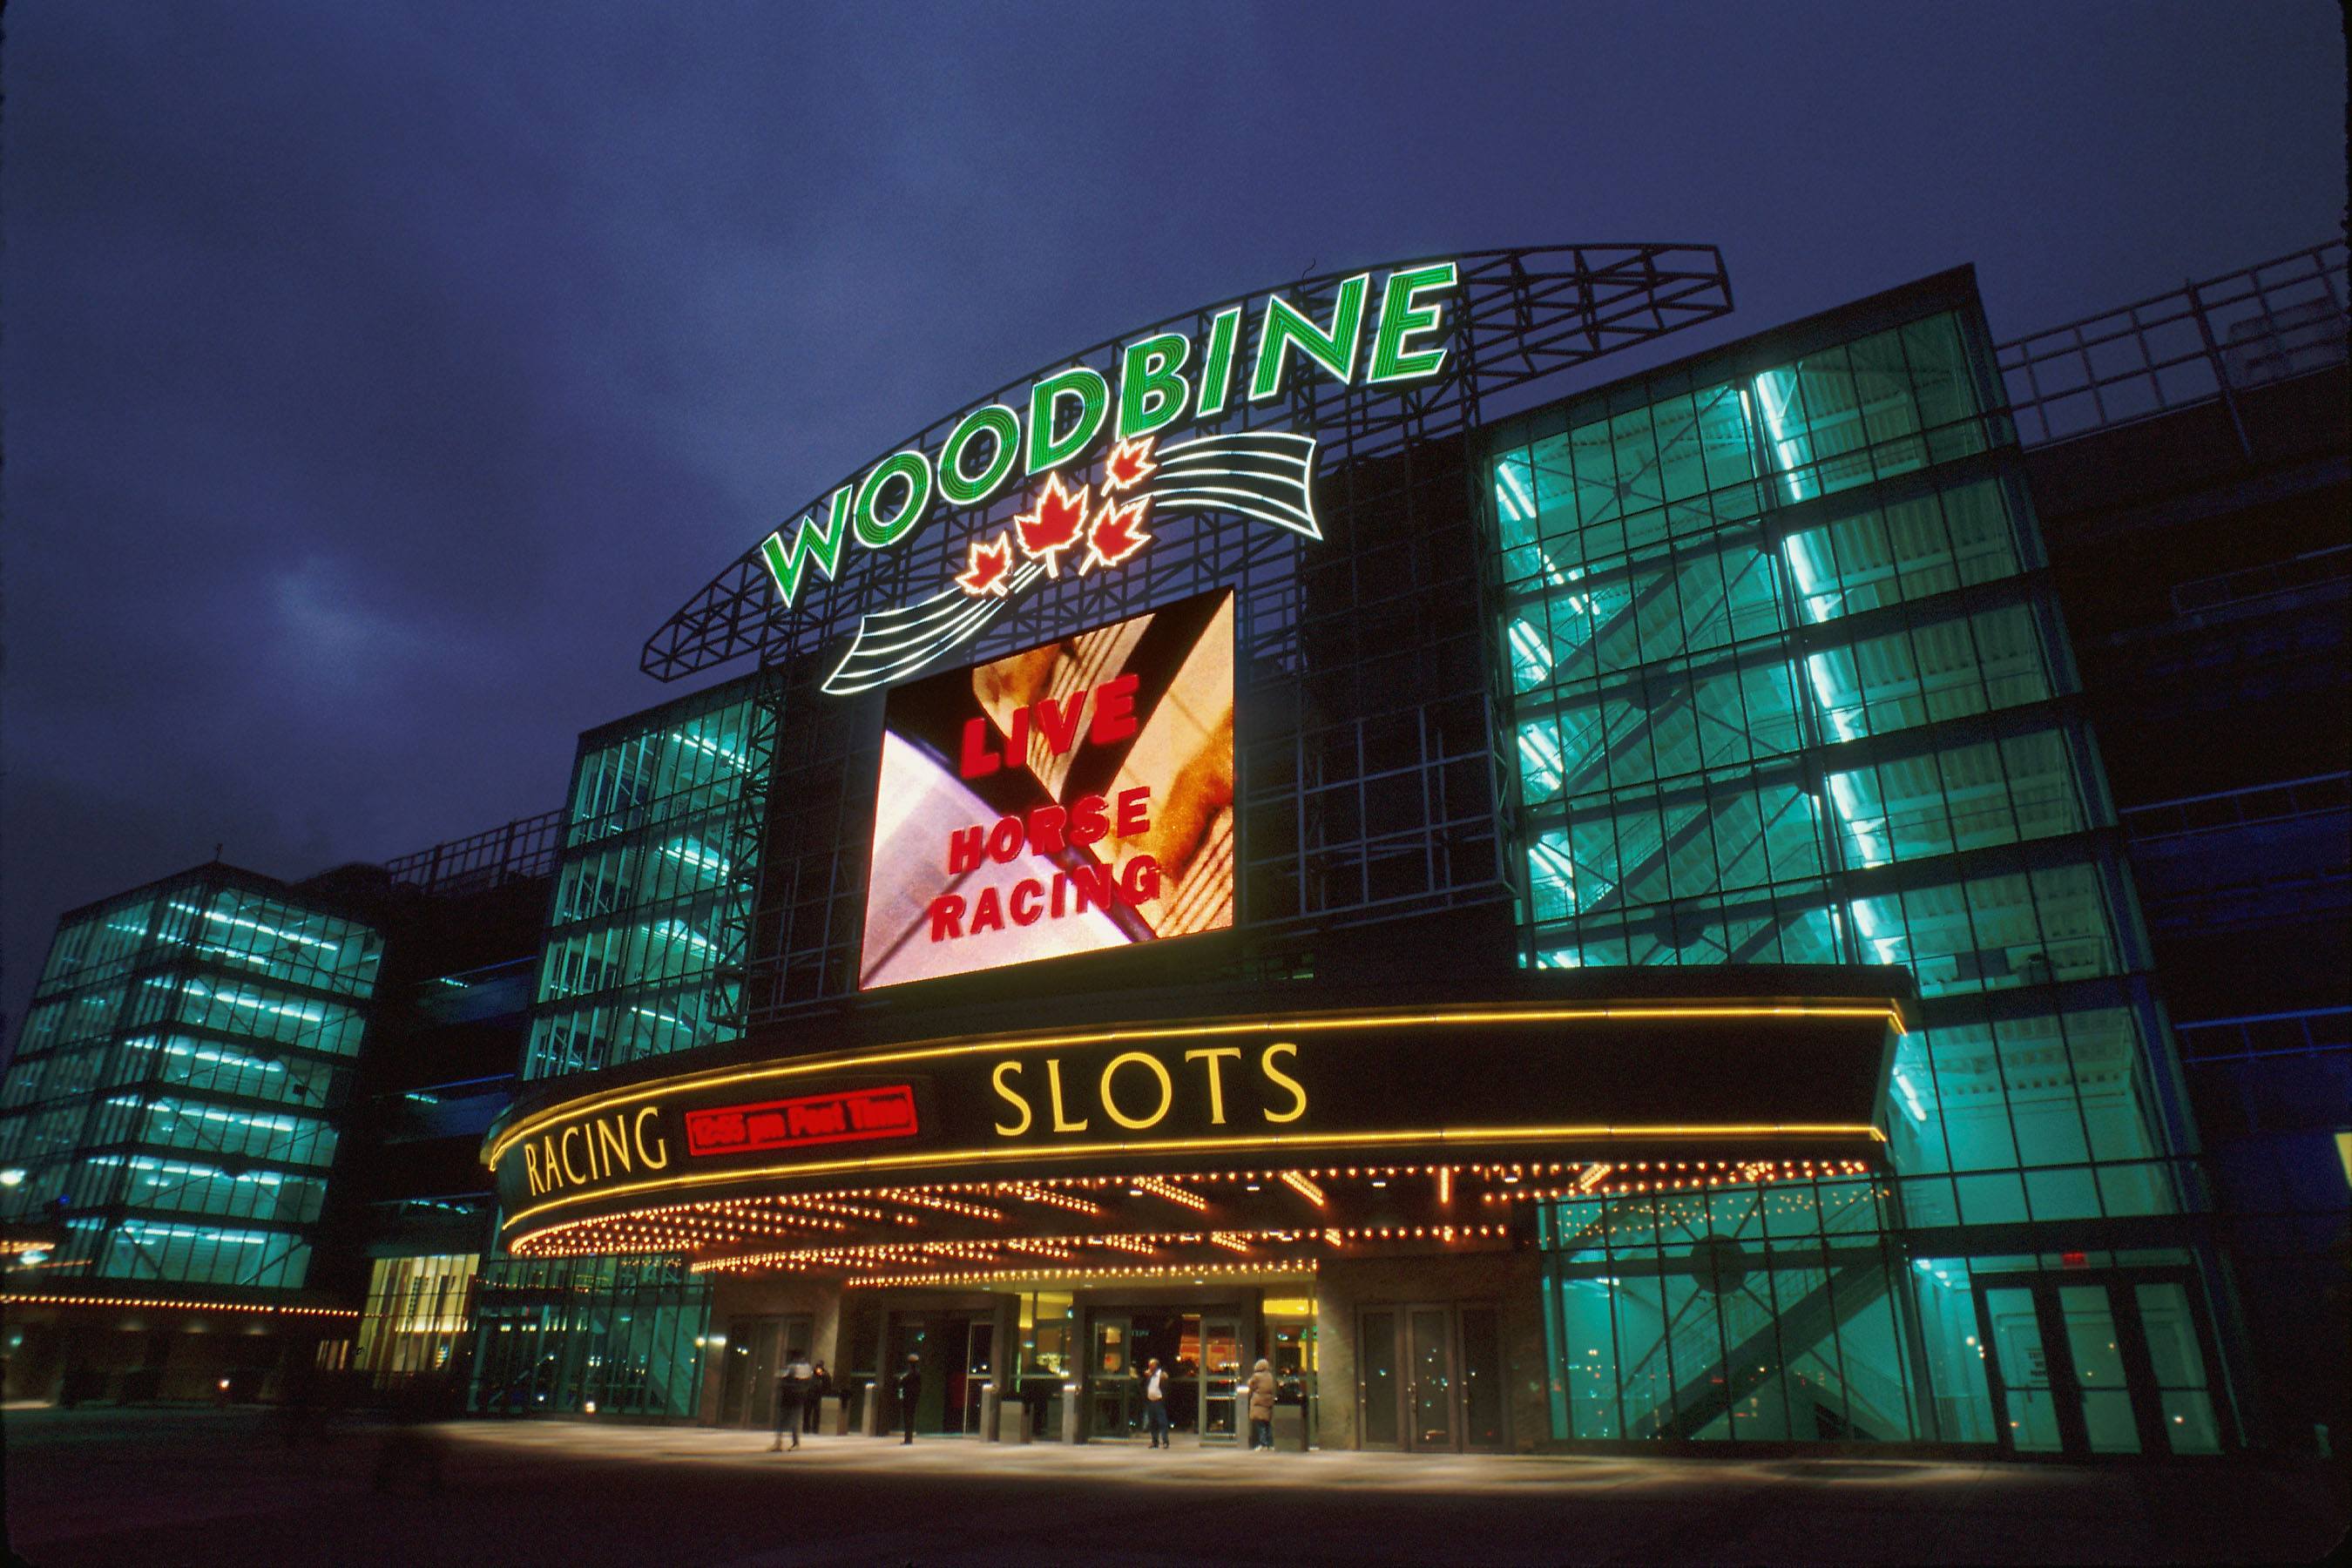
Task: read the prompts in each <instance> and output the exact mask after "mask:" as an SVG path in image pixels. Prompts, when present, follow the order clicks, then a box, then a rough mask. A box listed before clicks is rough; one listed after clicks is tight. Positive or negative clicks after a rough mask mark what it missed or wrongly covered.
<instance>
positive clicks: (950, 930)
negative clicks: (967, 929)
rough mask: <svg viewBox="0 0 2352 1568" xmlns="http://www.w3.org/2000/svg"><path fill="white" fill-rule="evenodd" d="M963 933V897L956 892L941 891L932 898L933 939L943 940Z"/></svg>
mask: <svg viewBox="0 0 2352 1568" xmlns="http://www.w3.org/2000/svg"><path fill="white" fill-rule="evenodd" d="M962 934H963V899H962V897H961V895H959V894H956V893H941V894H940V896H939V897H938V898H936V899H933V900H931V940H932V941H933V942H943V941H945V940H947V939H948V938H949V937H956V936H961V935H962Z"/></svg>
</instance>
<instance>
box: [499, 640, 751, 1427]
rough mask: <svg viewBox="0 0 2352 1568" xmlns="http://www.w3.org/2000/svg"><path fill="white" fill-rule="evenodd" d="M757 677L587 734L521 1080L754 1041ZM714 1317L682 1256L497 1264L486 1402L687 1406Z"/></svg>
mask: <svg viewBox="0 0 2352 1568" xmlns="http://www.w3.org/2000/svg"><path fill="white" fill-rule="evenodd" d="M768 679H770V677H768V676H766V675H764V674H755V675H752V676H748V677H745V678H744V679H740V680H735V681H730V682H729V683H727V684H725V685H723V686H719V687H714V688H713V689H710V690H709V691H704V692H698V693H697V694H695V695H694V696H691V697H688V698H685V699H683V700H679V701H677V702H673V703H669V704H667V705H665V706H663V707H661V708H658V709H655V710H652V711H650V712H647V713H642V714H639V715H637V716H636V717H635V718H633V719H625V720H623V721H620V722H618V723H615V724H610V725H607V726H605V727H604V728H603V729H601V730H597V731H591V732H590V733H589V734H587V735H585V736H583V738H582V741H581V747H580V756H579V760H578V763H576V765H575V766H574V768H573V770H572V797H571V802H570V805H569V806H568V807H567V808H566V810H565V813H564V823H563V835H562V850H561V852H560V854H559V857H558V860H557V865H556V871H555V891H554V900H553V906H552V908H551V910H549V913H548V926H547V938H546V943H545V946H544V948H543V950H542V952H541V959H540V965H539V973H538V979H537V984H536V986H535V994H534V1000H533V1005H532V1008H531V1026H530V1039H529V1042H528V1043H527V1045H526V1046H525V1047H524V1051H523V1062H522V1076H523V1078H524V1079H548V1078H558V1077H562V1076H565V1075H568V1074H572V1073H585V1072H595V1071H598V1070H600V1069H602V1068H610V1067H616V1066H619V1065H620V1064H621V1063H624V1062H629V1061H635V1060H636V1059H637V1058H642V1057H657V1056H668V1055H670V1054H672V1053H674V1052H677V1051H684V1050H691V1049H693V1048H695V1047H698V1046H709V1045H718V1044H720V1043H722V1042H725V1041H728V1040H731V1039H734V1038H736V1037H738V1036H739V1035H740V1033H741V1015H742V987H743V966H744V961H745V959H746V957H747V955H748V954H749V952H750V951H751V910H752V906H753V895H754V891H755V887H756V883H757V880H758V875H759V867H760V861H761V844H762V838H763V829H764V826H765V819H766V815H767V808H768V795H769V789H770V769H771V764H772V760H773V756H774V750H775V721H774V710H773V707H772V701H771V700H763V692H764V690H765V687H764V685H763V683H764V682H766V681H767V680H768ZM709 1312H710V1288H709V1284H708V1282H707V1281H704V1280H702V1279H697V1278H693V1277H690V1276H688V1274H686V1272H685V1271H684V1269H683V1268H682V1267H681V1266H680V1265H679V1264H678V1263H677V1260H675V1259H667V1258H578V1259H571V1260H567V1261H561V1262H557V1261H528V1260H523V1259H516V1258H488V1259H487V1260H485V1262H484V1263H483V1266H482V1271H481V1275H480V1279H479V1284H478V1288H477V1292H476V1311H475V1350H476V1354H475V1360H474V1366H473V1393H472V1399H473V1407H474V1408H475V1409H477V1410H480V1411H484V1412H487V1413H492V1414H501V1415H555V1414H572V1413H587V1412H590V1411H594V1412H599V1413H606V1412H610V1413H618V1414H624V1415H651V1416H672V1417H688V1416H691V1415H694V1413H695V1389H696V1388H697V1386H698V1375H699V1371H700V1366H701V1352H702V1341H703V1335H704V1331H705V1329H706V1327H707V1326H708V1323H709Z"/></svg>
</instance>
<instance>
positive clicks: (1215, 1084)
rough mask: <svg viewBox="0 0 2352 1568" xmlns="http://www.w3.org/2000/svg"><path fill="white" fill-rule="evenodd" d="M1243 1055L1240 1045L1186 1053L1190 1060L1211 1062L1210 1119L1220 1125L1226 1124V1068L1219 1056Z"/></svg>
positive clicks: (1236, 1059) (1237, 1058)
mask: <svg viewBox="0 0 2352 1568" xmlns="http://www.w3.org/2000/svg"><path fill="white" fill-rule="evenodd" d="M1241 1056H1242V1048H1241V1047H1239V1046H1213V1047H1202V1049H1200V1050H1197V1051H1186V1052H1185V1053H1184V1059H1185V1060H1186V1061H1188V1062H1206V1063H1208V1064H1209V1120H1210V1121H1212V1122H1214V1123H1215V1124H1216V1125H1217V1126H1219V1127H1223V1125H1224V1124H1225V1077H1224V1072H1225V1069H1224V1064H1223V1062H1222V1061H1220V1060H1219V1059H1218V1058H1221V1057H1231V1058H1234V1060H1235V1061H1239V1060H1241Z"/></svg>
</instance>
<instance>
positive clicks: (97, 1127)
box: [0, 864, 383, 1398]
mask: <svg viewBox="0 0 2352 1568" xmlns="http://www.w3.org/2000/svg"><path fill="white" fill-rule="evenodd" d="M382 963H383V933H382V932H381V931H379V930H377V929H376V928H375V927H374V926H373V925H370V924H368V923H366V922H364V921H360V920H356V919H352V918H350V917H349V916H348V915H347V914H345V913H343V912H341V909H340V907H339V906H338V905H337V904H336V903H334V902H332V901H322V900H315V899H311V898H307V897H305V896H303V895H302V894H300V893H299V892H296V891H293V890H291V889H288V888H286V887H285V886H284V885H283V884H281V883H278V882H274V881H272V880H270V879H267V878H262V877H257V876H253V875H250V874H248V873H244V872H240V871H236V870H235V869H233V868H229V867H226V866H221V865H217V864H215V865H212V866H206V867H202V868H197V869H195V870H194V871H191V872H188V873H186V874H184V875H183V876H179V877H174V878H171V879H166V880H164V881H162V882H158V883H154V884H152V885H151V886H149V887H146V888H142V889H137V890H135V891H133V892H130V893H126V894H122V895H121V896H119V897H116V898H113V899H110V900H105V901H104V902H102V903H100V904H96V905H93V906H91V907H90V908H88V909H85V910H77V911H75V912H74V913H72V914H69V915H68V916H66V917H65V919H64V920H63V921H60V922H59V925H58V935H57V940H56V942H54V944H53V945H52V946H51V948H50V950H49V958H48V963H47V966H46V967H45V968H44V969H43V971H42V974H41V979H40V983H39V985H38V987H37V990H36V991H35V993H34V1000H33V1005H32V1007H31V1009H30V1010H29V1011H28V1012H27V1014H26V1020H25V1027H24V1030H23V1032H22V1034H21V1035H20V1037H19V1038H18V1041H17V1049H16V1058H15V1059H14V1060H13V1061H12V1062H11V1064H10V1068H9V1071H8V1077H7V1082H6V1088H5V1093H0V1105H5V1110H0V1165H5V1167H6V1168H7V1170H8V1173H9V1174H10V1176H11V1178H12V1179H13V1184H11V1185H9V1186H7V1187H6V1188H5V1190H0V1215H5V1217H6V1219H7V1221H8V1222H9V1225H10V1234H11V1237H12V1243H13V1245H14V1246H15V1247H16V1258H15V1260H14V1261H16V1263H17V1264H18V1265H19V1267H18V1268H13V1269H12V1270H11V1274H10V1278H11V1282H12V1283H14V1282H15V1281H16V1280H17V1279H37V1280H38V1281H39V1282H40V1285H41V1288H42V1289H44V1290H48V1291H57V1292H60V1293H64V1294H68V1295H70V1294H74V1293H75V1292H76V1289H79V1291H81V1292H83V1293H86V1294H88V1295H89V1296H91V1297H93V1298H100V1299H103V1298H110V1297H121V1298H123V1299H126V1300H140V1301H143V1302H147V1303H152V1305H151V1306H148V1307H146V1308H145V1309H143V1310H139V1311H138V1312H137V1313H136V1314H135V1315H134V1316H132V1317H118V1318H114V1319H110V1320H108V1321H103V1322H86V1321H82V1319H83V1318H84V1316H85V1314H80V1313H76V1312H73V1311H70V1310H67V1309H62V1308H45V1307H36V1306H34V1305H33V1304H31V1303H29V1302H27V1303H20V1304H19V1305H18V1306H17V1308H16V1310H13V1311H12V1312H11V1314H10V1319H11V1328H10V1330H9V1334H10V1338H11V1340H12V1344H11V1347H10V1350H11V1354H10V1359H9V1374H10V1387H11V1392H12V1394H14V1393H16V1391H17V1390H18V1387H19V1384H20V1381H21V1382H22V1384H24V1386H25V1387H26V1388H27V1389H31V1388H36V1387H54V1388H55V1389H56V1390H57V1391H58V1393H59V1394H63V1395H64V1396H66V1397H68V1398H78V1397H84V1396H88V1395H90V1394H98V1393H100V1392H103V1391H104V1384H103V1381H102V1380H103V1377H104V1375H105V1374H104V1373H103V1372H102V1370H101V1369H103V1368H105V1367H108V1366H110V1365H111V1364H114V1363H122V1362H127V1363H129V1364H128V1365H127V1367H124V1368H122V1373H123V1375H129V1376H131V1378H132V1379H133V1384H132V1388H131V1393H132V1394H133V1395H136V1394H139V1393H141V1392H145V1393H146V1394H149V1396H151V1397H152V1396H155V1395H158V1394H168V1395H171V1396H178V1397H189V1396H194V1395H195V1394H199V1393H209V1392H211V1391H212V1390H213V1389H214V1388H215V1387H216V1386H217V1385H219V1384H221V1382H222V1380H223V1378H224V1377H228V1378H231V1379H234V1377H235V1376H236V1375H237V1374H240V1373H245V1374H249V1373H251V1372H252V1371H253V1370H254V1363H255V1362H256V1361H257V1359H258V1360H259V1361H260V1362H261V1363H262V1364H268V1362H269V1360H270V1359H271V1358H269V1357H267V1356H264V1357H258V1358H257V1357H256V1356H255V1355H254V1354H252V1353H250V1352H252V1347H250V1346H237V1347H236V1348H237V1350H238V1351H240V1352H247V1353H238V1354H231V1355H230V1356H229V1359H227V1360H226V1361H224V1360H223V1359H222V1356H221V1354H219V1353H215V1354H198V1353H196V1352H200V1351H206V1350H212V1349H214V1348H215V1347H218V1346H221V1345H223V1344H227V1345H232V1346H234V1345H236V1339H237V1338H238V1337H242V1336H241V1335H239V1333H238V1331H240V1330H245V1331H260V1330H263V1329H265V1328H266V1327H268V1326H269V1325H271V1324H273V1323H282V1322H284V1321H287V1320H288V1319H289V1316H291V1317H297V1318H303V1319H308V1318H310V1316H311V1314H310V1313H308V1312H298V1313H290V1314H289V1311H288V1309H290V1308H301V1307H304V1306H310V1307H312V1308H316V1307H318V1305H319V1303H318V1302H317V1300H315V1299H314V1298H313V1297H311V1296H310V1295H307V1294H306V1293H305V1290H304V1288H305V1287H306V1286H307V1285H309V1284H310V1277H311V1271H312V1247H313V1243H314V1240H315V1238H316V1236H317V1231H318V1226H319V1224H320V1218H321V1215H322V1213H323V1210H324V1205H325V1201H326V1194H327V1180H328V1175H329V1173H330V1172H331V1170H332V1168H333V1166H334V1164H335V1157H336V1149H337V1143H338V1141H339V1139H340V1138H341V1131H342V1121H343V1114H344V1111H345V1109H346V1107H347V1106H348V1104H349V1102H350V1100H351V1096H352V1086H353V1082H354V1079H355V1077H356V1064H357V1060H358V1058H359V1054H360V1049H361V1045H362V1038H363V1037H364V1036H365V1033H366V1031H367V1027H368V1022H369V1015H370V1008H371V1003H372V1000H373V996H374V993H375V989H376V985H377V982H378V978H379V974H378V971H379V969H380V968H381V966H382ZM194 1302H205V1303H208V1304H210V1305H211V1306H212V1307H213V1309H214V1310H212V1312H211V1313H210V1314H209V1315H210V1317H211V1319H212V1320H213V1322H214V1324H215V1326H217V1327H218V1328H219V1329H221V1330H222V1331H223V1332H222V1333H221V1334H220V1335H218V1336H215V1338H214V1339H213V1340H210V1341H204V1340H199V1339H197V1338H195V1337H194V1336H192V1335H190V1334H188V1333H186V1332H184V1329H185V1328H186V1327H188V1326H189V1325H190V1323H191V1321H194V1320H195V1319H200V1318H202V1317H204V1316H205V1314H203V1313H190V1312H183V1311H180V1310H175V1307H174V1304H175V1303H194ZM198 1326H201V1325H198ZM300 1326H303V1327H315V1326H316V1325H315V1324H309V1323H305V1324H302V1325H300ZM151 1335H152V1336H153V1338H154V1340H155V1341H157V1342H160V1343H159V1346H158V1350H159V1352H160V1353H152V1354H151V1353H148V1352H145V1351H144V1350H143V1348H141V1347H142V1346H143V1344H144V1343H145V1342H147V1341H148V1339H149V1336H151ZM173 1351H176V1352H178V1353H176V1354H174V1353H172V1352H173Z"/></svg>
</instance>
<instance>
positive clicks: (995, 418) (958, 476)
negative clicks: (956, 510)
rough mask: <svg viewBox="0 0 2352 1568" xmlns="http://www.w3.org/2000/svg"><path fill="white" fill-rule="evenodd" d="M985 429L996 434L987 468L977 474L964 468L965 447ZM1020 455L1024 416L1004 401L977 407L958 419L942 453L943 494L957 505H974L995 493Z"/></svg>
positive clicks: (993, 434)
mask: <svg viewBox="0 0 2352 1568" xmlns="http://www.w3.org/2000/svg"><path fill="white" fill-rule="evenodd" d="M983 430H985V431H986V432H988V433H989V434H990V435H992V436H993V437H996V445H995V447H993V448H992V450H991V454H990V457H989V459H988V468H987V469H986V470H985V471H984V472H982V473H981V474H979V475H977V476H975V475H971V474H967V473H965V472H964V468H963V454H964V448H965V447H969V446H971V443H972V439H973V437H977V436H978V435H979V434H980V433H981V432H982V431H983ZM1020 455H1021V416H1019V415H1017V414H1015V413H1013V410H1011V409H1010V408H1007V407H1005V406H1004V405H1003V404H1002V403H992V404H989V405H987V406H985V407H982V408H975V409H973V410H972V411H971V413H969V414H967V415H965V416H963V417H962V418H961V419H960V420H958V421H957V422H956V427H955V434H954V435H952V436H950V437H948V444H947V446H946V447H944V448H943V449H942V450H941V451H940V494H941V495H943V496H945V497H947V498H948V500H951V501H953V502H955V503H956V505H958V506H971V505H974V504H975V503H977V502H980V501H984V500H987V499H988V498H989V497H991V496H992V495H994V494H995V493H996V487H997V486H999V485H1001V484H1003V482H1004V478H1005V476H1006V475H1007V474H1010V473H1011V472H1012V471H1013V462H1014V460H1015V459H1017V458H1019V457H1020Z"/></svg>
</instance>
